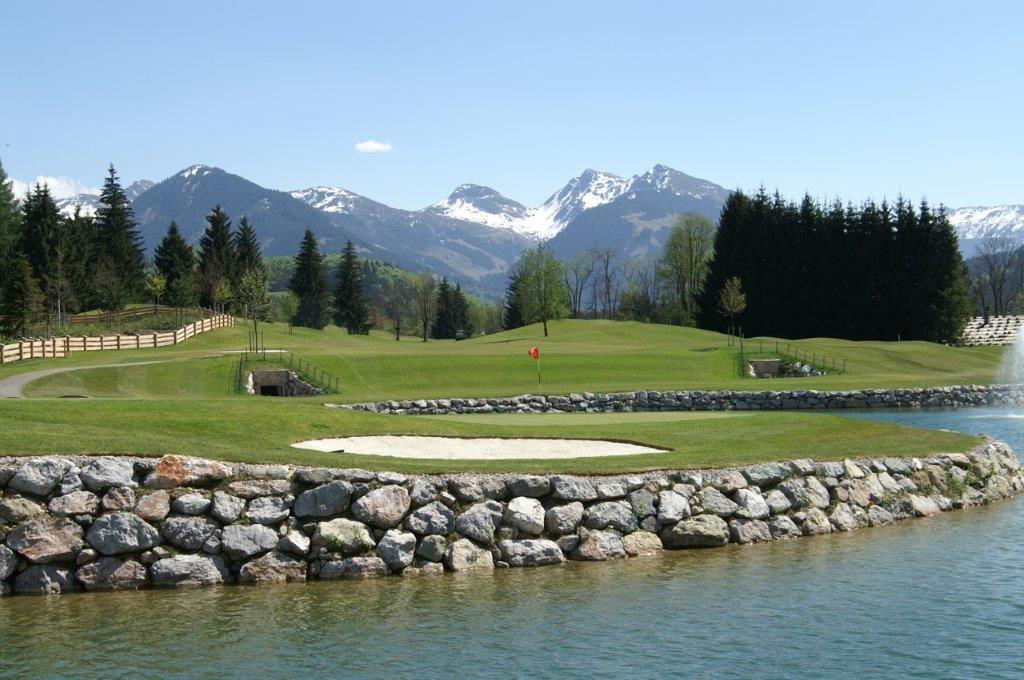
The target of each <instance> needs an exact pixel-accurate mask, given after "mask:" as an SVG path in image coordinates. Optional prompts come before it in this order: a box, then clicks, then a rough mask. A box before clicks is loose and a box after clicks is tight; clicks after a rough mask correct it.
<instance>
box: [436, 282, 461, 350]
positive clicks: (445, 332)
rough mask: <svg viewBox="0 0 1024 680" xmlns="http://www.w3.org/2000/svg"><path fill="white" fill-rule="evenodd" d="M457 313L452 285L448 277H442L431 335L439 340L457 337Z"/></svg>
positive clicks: (438, 288)
mask: <svg viewBox="0 0 1024 680" xmlns="http://www.w3.org/2000/svg"><path fill="white" fill-rule="evenodd" d="M455 330H456V328H455V314H454V303H453V300H452V286H451V284H450V283H448V279H447V278H443V279H441V285H440V286H438V287H437V302H436V308H435V312H434V323H433V325H432V326H431V328H430V337H432V338H435V339H438V340H451V339H453V338H454V337H455Z"/></svg>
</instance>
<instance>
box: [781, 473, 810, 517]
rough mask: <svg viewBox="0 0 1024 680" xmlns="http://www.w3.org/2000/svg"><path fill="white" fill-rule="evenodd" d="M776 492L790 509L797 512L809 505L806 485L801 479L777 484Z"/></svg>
mask: <svg viewBox="0 0 1024 680" xmlns="http://www.w3.org/2000/svg"><path fill="white" fill-rule="evenodd" d="M777 490H778V491H780V492H782V494H783V495H784V496H785V497H786V500H788V501H789V504H790V507H792V508H793V509H795V510H799V509H801V508H803V507H806V506H807V505H808V504H809V499H808V496H807V485H806V483H805V482H804V479H803V478H802V477H798V478H794V479H787V480H786V481H784V482H782V483H781V484H779V488H778V489H777Z"/></svg>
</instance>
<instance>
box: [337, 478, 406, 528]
mask: <svg viewBox="0 0 1024 680" xmlns="http://www.w3.org/2000/svg"><path fill="white" fill-rule="evenodd" d="M410 505H411V501H410V500H409V492H408V491H406V490H405V489H404V488H403V487H401V486H398V485H395V484H389V485H387V486H382V487H380V488H379V489H374V490H373V491H371V492H370V493H368V494H366V495H365V496H362V497H361V498H359V499H358V500H357V501H356V502H354V503H353V504H352V508H351V513H352V516H353V517H355V518H356V519H358V520H360V521H362V522H366V523H367V524H369V525H371V526H374V527H377V528H378V529H389V528H391V527H393V526H395V525H397V524H398V523H399V522H401V521H402V518H403V517H405V513H406V512H408V511H409V506H410Z"/></svg>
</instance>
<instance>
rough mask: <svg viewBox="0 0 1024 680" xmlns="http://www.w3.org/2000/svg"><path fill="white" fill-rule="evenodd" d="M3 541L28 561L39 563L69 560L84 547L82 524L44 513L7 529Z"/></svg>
mask: <svg viewBox="0 0 1024 680" xmlns="http://www.w3.org/2000/svg"><path fill="white" fill-rule="evenodd" d="M7 545H8V547H10V548H11V550H14V551H15V552H17V553H18V554H19V555H21V556H22V557H24V558H25V559H27V560H29V561H30V562H36V563H39V564H46V563H49V562H70V561H72V560H74V559H75V557H77V556H78V553H79V551H81V550H82V548H83V547H85V543H84V541H83V540H82V527H80V526H78V525H77V524H75V523H74V522H72V521H71V520H69V519H65V518H64V517H47V516H45V515H43V516H39V517H35V518H33V519H30V520H26V521H24V522H22V523H21V524H18V525H17V526H15V527H14V528H13V529H11V532H10V533H9V534H8V535H7Z"/></svg>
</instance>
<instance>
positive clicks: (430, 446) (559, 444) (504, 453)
mask: <svg viewBox="0 0 1024 680" xmlns="http://www.w3.org/2000/svg"><path fill="white" fill-rule="evenodd" d="M292 446H293V447H295V448H297V449H310V450H312V451H324V452H339V451H344V452H345V453H353V454H360V455H366V456H390V457H392V458H430V459H435V460H436V459H440V460H523V459H538V458H596V457H598V456H634V455H636V454H639V453H658V452H659V451H661V449H652V448H650V447H647V446H640V445H638V444H624V443H622V442H610V441H605V440H593V439H498V438H485V437H479V438H473V439H463V438H460V437H416V436H396V435H386V436H374V437H337V438H334V439H311V440H310V441H305V442H299V443H298V444H292Z"/></svg>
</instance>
